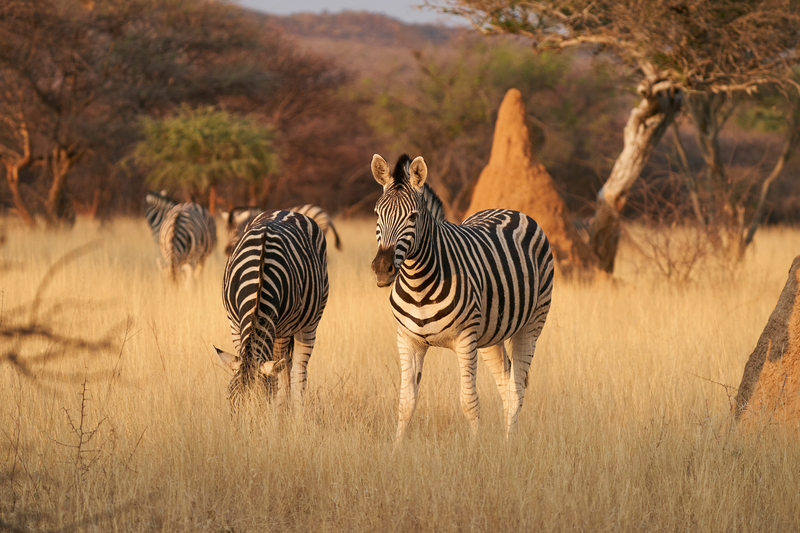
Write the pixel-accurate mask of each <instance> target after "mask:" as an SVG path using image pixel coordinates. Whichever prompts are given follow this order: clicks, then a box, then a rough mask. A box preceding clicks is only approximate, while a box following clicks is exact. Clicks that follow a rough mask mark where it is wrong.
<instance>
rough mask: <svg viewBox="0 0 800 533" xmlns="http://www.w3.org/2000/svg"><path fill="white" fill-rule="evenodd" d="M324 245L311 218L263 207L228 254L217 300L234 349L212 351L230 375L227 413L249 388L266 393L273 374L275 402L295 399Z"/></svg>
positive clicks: (320, 287)
mask: <svg viewBox="0 0 800 533" xmlns="http://www.w3.org/2000/svg"><path fill="white" fill-rule="evenodd" d="M325 248H326V247H325V237H324V234H323V233H322V230H321V229H320V227H319V226H318V225H317V224H316V223H315V222H314V221H313V220H312V219H310V218H308V217H306V216H304V215H302V214H299V213H295V212H291V211H267V212H264V213H261V214H260V215H258V216H257V217H256V218H255V220H253V222H252V223H251V224H250V225H249V226H248V228H247V230H246V231H245V232H244V235H243V236H242V238H241V240H239V242H238V244H237V245H236V246H235V247H234V249H233V250H232V253H231V255H230V257H228V262H227V264H226V265H225V274H224V277H223V282H222V298H223V301H224V303H225V310H226V311H227V313H228V320H229V321H230V324H231V334H232V335H233V344H234V347H235V348H236V354H235V355H234V354H230V353H227V352H224V351H222V350H220V349H218V348H216V347H214V349H215V350H216V352H217V355H218V356H219V358H220V360H221V361H222V363H223V364H224V365H226V366H227V367H228V368H230V369H231V370H233V372H234V374H233V377H232V379H231V381H230V383H229V385H228V399H229V400H230V402H231V407H232V409H233V410H234V411H235V410H236V409H237V408H238V406H239V404H240V402H241V401H242V399H243V398H244V397H245V396H246V395H247V394H249V393H251V392H256V394H261V395H266V397H267V398H270V397H271V396H273V392H274V384H273V381H274V379H273V376H275V375H276V374H277V375H278V391H277V395H278V403H283V402H285V400H286V399H287V397H288V396H289V393H291V398H292V403H293V404H295V405H297V404H300V403H302V400H303V395H304V392H305V388H306V366H307V365H308V361H309V359H310V358H311V351H312V350H313V348H314V342H315V340H316V335H317V325H318V324H319V321H320V319H321V318H322V312H323V311H324V310H325V304H326V303H327V301H328V263H327V255H326V250H325ZM212 346H213V345H212ZM254 388H255V389H256V390H255V391H254V390H253V389H254ZM262 397H264V396H262Z"/></svg>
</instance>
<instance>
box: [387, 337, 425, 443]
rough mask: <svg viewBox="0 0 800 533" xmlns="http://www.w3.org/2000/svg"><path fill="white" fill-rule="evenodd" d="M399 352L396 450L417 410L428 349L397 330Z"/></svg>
mask: <svg viewBox="0 0 800 533" xmlns="http://www.w3.org/2000/svg"><path fill="white" fill-rule="evenodd" d="M397 350H398V352H399V353H400V405H399V407H398V414H397V433H396V435H395V440H394V445H395V448H397V446H398V445H399V444H400V442H401V441H402V440H403V435H404V434H405V432H406V427H407V426H408V423H409V422H410V421H411V416H412V415H413V414H414V410H415V409H416V408H417V397H418V395H419V382H420V381H421V380H422V363H423V361H424V360H425V354H426V353H427V351H428V347H427V346H426V345H424V344H422V343H420V342H419V341H417V340H416V339H412V338H410V337H408V336H407V335H405V334H404V331H403V330H402V329H400V328H398V329H397Z"/></svg>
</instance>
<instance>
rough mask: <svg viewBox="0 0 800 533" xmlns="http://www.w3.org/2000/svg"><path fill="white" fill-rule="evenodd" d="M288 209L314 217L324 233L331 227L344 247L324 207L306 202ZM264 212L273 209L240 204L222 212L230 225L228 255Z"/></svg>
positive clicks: (340, 247)
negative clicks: (266, 209)
mask: <svg viewBox="0 0 800 533" xmlns="http://www.w3.org/2000/svg"><path fill="white" fill-rule="evenodd" d="M286 211H294V212H295V213H300V214H301V215H305V216H307V217H308V218H310V219H312V220H313V221H314V222H316V223H317V225H318V226H319V227H320V229H321V230H322V233H323V234H327V232H328V229H330V230H331V231H332V232H333V236H334V245H335V246H336V249H337V250H341V249H342V244H341V240H340V239H339V233H338V232H337V231H336V227H335V226H334V225H333V221H332V220H331V217H330V215H328V213H327V212H326V211H325V210H324V209H322V208H321V207H319V206H316V205H313V204H306V205H302V206H297V207H291V208H289V209H286ZM263 212H272V211H262V210H261V209H260V208H258V207H253V206H238V207H234V208H232V209H231V210H230V211H229V212H227V213H224V212H223V213H222V218H223V219H224V220H225V221H226V223H227V227H228V244H227V245H226V246H225V253H226V254H227V255H230V254H231V252H232V251H233V249H234V248H235V247H236V244H237V243H238V242H239V239H241V237H242V235H243V234H244V232H245V230H246V229H247V228H248V226H249V225H250V224H252V223H253V221H254V220H255V218H256V217H257V216H258V215H260V214H261V213H263Z"/></svg>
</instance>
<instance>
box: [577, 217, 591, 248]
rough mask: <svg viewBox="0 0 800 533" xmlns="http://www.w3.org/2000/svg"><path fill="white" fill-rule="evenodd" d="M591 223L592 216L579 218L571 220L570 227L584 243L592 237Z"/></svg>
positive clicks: (587, 242)
mask: <svg viewBox="0 0 800 533" xmlns="http://www.w3.org/2000/svg"><path fill="white" fill-rule="evenodd" d="M592 225H594V217H589V218H579V219H575V220H573V221H572V227H574V228H575V231H577V232H578V237H580V238H581V240H582V241H583V242H585V243H586V244H589V241H590V240H591V237H592Z"/></svg>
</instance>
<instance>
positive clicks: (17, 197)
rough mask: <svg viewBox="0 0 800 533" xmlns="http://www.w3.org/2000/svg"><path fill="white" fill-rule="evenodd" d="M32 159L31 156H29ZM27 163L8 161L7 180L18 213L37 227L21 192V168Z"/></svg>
mask: <svg viewBox="0 0 800 533" xmlns="http://www.w3.org/2000/svg"><path fill="white" fill-rule="evenodd" d="M28 160H30V158H28ZM25 165H27V162H19V161H17V162H14V163H6V180H7V181H8V188H9V189H10V190H11V198H12V199H13V200H14V207H16V209H17V214H19V217H20V218H21V219H22V221H23V222H25V224H27V225H28V226H30V227H31V228H34V227H36V222H35V221H34V220H33V217H32V216H31V212H30V211H28V207H27V206H26V205H25V202H24V201H23V200H22V195H21V194H20V193H19V169H20V167H22V166H25Z"/></svg>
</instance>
